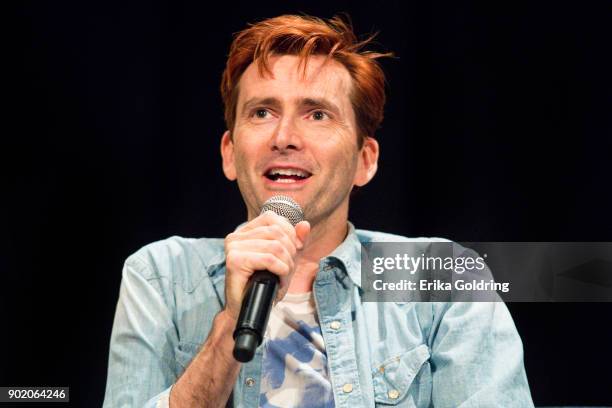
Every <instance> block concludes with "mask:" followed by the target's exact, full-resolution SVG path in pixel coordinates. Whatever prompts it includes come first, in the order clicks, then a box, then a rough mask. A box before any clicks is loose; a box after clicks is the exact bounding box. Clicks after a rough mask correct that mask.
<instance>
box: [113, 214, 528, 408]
mask: <svg viewBox="0 0 612 408" xmlns="http://www.w3.org/2000/svg"><path fill="white" fill-rule="evenodd" d="M385 241H386V242H400V241H419V242H423V241H439V239H423V238H418V239H409V238H404V237H399V236H397V235H391V234H385V233H380V232H372V231H365V230H355V228H354V227H353V225H352V224H350V223H349V233H348V235H347V237H346V239H345V240H344V242H343V243H342V244H341V245H340V246H339V247H338V248H336V250H335V251H334V252H333V253H332V254H331V255H329V256H327V257H326V258H323V259H321V261H320V269H319V272H318V274H317V277H316V280H315V283H314V287H313V291H314V295H315V301H316V307H317V312H318V315H319V321H320V324H321V331H322V334H323V338H324V340H325V346H326V352H327V358H328V364H329V375H330V379H331V383H332V388H333V393H334V400H335V404H336V406H337V407H343V408H344V407H351V408H355V407H379V406H381V407H382V406H395V407H431V406H435V407H436V408H443V407H464V408H467V407H533V403H532V401H531V395H530V392H529V385H528V383H527V377H526V375H525V368H524V365H523V347H522V343H521V339H520V337H519V335H518V333H517V331H516V328H515V326H514V323H513V321H512V318H511V316H510V314H509V312H508V309H507V307H506V305H505V304H504V303H502V302H487V303H482V302H481V303H468V302H456V303H442V302H428V303H425V302H422V303H421V302H419V303H410V302H403V303H393V302H379V303H371V302H362V301H361V293H362V289H361V288H360V284H361V270H360V263H361V255H360V251H361V245H360V244H361V243H362V242H363V243H366V242H385ZM224 282H225V256H224V249H223V239H210V238H202V239H187V238H181V237H171V238H169V239H166V240H164V241H159V242H155V243H153V244H150V245H147V246H145V247H144V248H142V249H140V250H139V251H138V252H136V253H135V254H133V255H132V256H130V257H129V258H128V259H127V260H126V262H125V267H124V269H123V279H122V283H121V291H120V296H119V302H118V304H117V311H116V315H115V322H114V326H113V331H112V335H111V344H110V355H109V368H108V380H107V384H106V396H105V400H104V407H117V408H118V407H167V406H168V396H169V393H170V389H171V387H172V385H173V384H174V382H175V381H176V380H177V379H178V377H179V376H180V375H181V373H182V372H183V371H184V370H185V368H186V367H187V365H188V364H189V362H190V361H191V360H192V358H193V357H194V356H195V355H196V353H197V352H198V350H199V348H200V346H201V345H202V344H203V343H204V341H205V340H206V337H207V335H208V333H209V331H210V329H211V327H212V323H213V318H214V317H215V315H216V314H217V313H218V312H219V311H220V310H221V308H222V307H223V304H224ZM261 365H262V347H261V346H260V347H259V348H258V350H257V352H256V354H255V358H254V359H253V360H252V361H251V362H250V363H247V364H243V365H242V368H241V370H240V374H239V376H238V379H237V380H236V383H235V385H234V389H233V393H232V397H231V399H230V401H229V402H228V406H233V407H257V406H258V404H259V393H260V392H259V385H260V379H261ZM210 369H211V370H213V369H214V367H211V368H210Z"/></svg>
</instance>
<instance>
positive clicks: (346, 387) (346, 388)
mask: <svg viewBox="0 0 612 408" xmlns="http://www.w3.org/2000/svg"><path fill="white" fill-rule="evenodd" d="M342 391H344V392H346V393H347V394H348V393H349V392H351V391H353V384H351V383H346V384H344V386H343V387H342Z"/></svg>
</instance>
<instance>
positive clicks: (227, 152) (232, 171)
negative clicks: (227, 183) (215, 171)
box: [221, 130, 236, 181]
mask: <svg viewBox="0 0 612 408" xmlns="http://www.w3.org/2000/svg"><path fill="white" fill-rule="evenodd" d="M221 157H222V159H223V173H224V174H225V177H227V178H228V179H229V180H231V181H234V180H236V166H235V165H234V142H233V141H232V138H231V133H230V131H229V130H226V131H225V133H223V136H222V137H221Z"/></svg>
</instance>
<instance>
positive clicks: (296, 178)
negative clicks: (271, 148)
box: [265, 167, 312, 184]
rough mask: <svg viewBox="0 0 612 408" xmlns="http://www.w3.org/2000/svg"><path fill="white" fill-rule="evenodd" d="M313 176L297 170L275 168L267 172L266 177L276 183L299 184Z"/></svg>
mask: <svg viewBox="0 0 612 408" xmlns="http://www.w3.org/2000/svg"><path fill="white" fill-rule="evenodd" d="M310 176H312V174H311V173H309V172H307V171H305V170H301V169H296V168H280V167H273V168H271V169H269V170H268V171H266V173H265V177H266V178H267V179H268V180H271V181H274V182H276V183H287V184H289V183H299V182H300V181H304V180H306V179H307V178H309V177H310Z"/></svg>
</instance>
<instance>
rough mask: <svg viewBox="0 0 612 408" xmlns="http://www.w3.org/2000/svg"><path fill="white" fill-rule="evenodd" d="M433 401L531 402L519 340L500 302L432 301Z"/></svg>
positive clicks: (463, 403) (450, 403) (530, 404)
mask: <svg viewBox="0 0 612 408" xmlns="http://www.w3.org/2000/svg"><path fill="white" fill-rule="evenodd" d="M432 307H433V308H434V325H433V329H432V333H431V337H430V339H431V344H430V347H431V364H432V374H433V395H432V401H433V405H434V406H436V407H460V408H468V407H521V408H522V407H533V402H532V400H531V393H530V391H529V384H528V382H527V376H526V374H525V367H524V364H523V345H522V342H521V339H520V337H519V335H518V332H517V330H516V327H515V326H514V322H513V321H512V317H511V316H510V313H509V311H508V308H507V307H506V305H505V303H503V302H455V303H432Z"/></svg>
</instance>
